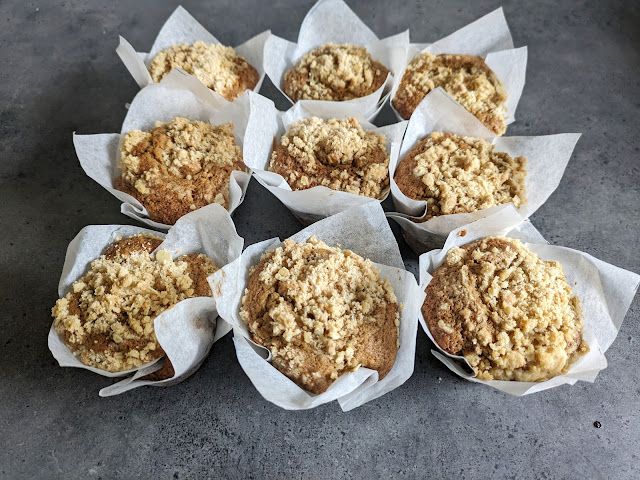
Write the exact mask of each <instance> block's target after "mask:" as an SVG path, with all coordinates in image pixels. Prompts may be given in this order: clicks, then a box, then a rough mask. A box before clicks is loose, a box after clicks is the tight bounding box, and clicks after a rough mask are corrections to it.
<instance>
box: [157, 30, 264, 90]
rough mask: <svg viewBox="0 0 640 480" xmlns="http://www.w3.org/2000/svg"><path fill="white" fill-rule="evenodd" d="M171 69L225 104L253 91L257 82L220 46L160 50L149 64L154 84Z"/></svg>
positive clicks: (253, 72) (203, 44) (243, 63)
mask: <svg viewBox="0 0 640 480" xmlns="http://www.w3.org/2000/svg"><path fill="white" fill-rule="evenodd" d="M174 68H180V69H182V70H184V71H185V72H187V73H190V74H191V75H194V76H195V77H197V78H198V79H199V80H200V81H201V82H202V83H204V84H205V85H206V86H207V87H208V88H210V89H211V90H213V91H214V92H216V93H218V94H220V95H221V96H222V97H224V98H225V99H227V100H228V101H230V102H231V101H233V100H234V99H236V98H238V97H239V96H240V95H242V94H243V93H244V91H245V90H253V88H254V87H255V86H256V85H257V84H258V81H259V80H260V74H259V73H258V71H257V70H256V69H255V68H254V67H253V66H251V65H250V64H249V62H247V61H246V60H245V59H244V58H242V57H241V56H240V55H237V54H236V52H235V51H234V50H233V48H231V47H225V46H224V45H221V44H213V43H206V42H195V43H194V44H193V45H189V44H187V43H181V44H179V45H172V46H171V47H170V48H167V49H166V50H161V51H160V52H158V54H157V55H156V56H155V57H153V60H152V61H151V63H150V64H149V73H150V74H151V79H152V80H153V81H154V82H156V83H157V82H159V81H160V80H162V79H163V78H164V76H165V75H167V74H169V72H170V71H171V70H173V69H174Z"/></svg>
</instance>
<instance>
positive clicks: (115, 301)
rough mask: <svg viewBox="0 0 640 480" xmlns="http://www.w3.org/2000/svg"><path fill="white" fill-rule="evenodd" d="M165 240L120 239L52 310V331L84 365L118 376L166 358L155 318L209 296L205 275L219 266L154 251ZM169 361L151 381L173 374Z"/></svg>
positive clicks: (145, 237)
mask: <svg viewBox="0 0 640 480" xmlns="http://www.w3.org/2000/svg"><path fill="white" fill-rule="evenodd" d="M161 243H162V239H161V238H157V237H154V236H150V235H143V234H140V235H134V236H132V237H128V238H118V239H117V240H116V241H115V242H114V243H113V244H111V245H110V246H109V247H108V248H107V249H106V250H105V252H104V254H103V255H101V256H100V257H99V258H97V259H96V260H94V261H93V262H91V269H90V270H89V272H88V273H87V274H86V275H84V276H83V277H82V278H80V279H78V280H76V281H75V282H74V283H73V285H72V287H71V291H70V292H69V293H68V294H67V295H66V296H64V297H63V298H61V299H59V300H58V301H57V302H56V305H55V306H54V307H53V309H52V316H53V317H54V318H55V320H54V329H55V331H56V332H57V333H58V334H59V335H60V336H61V337H62V339H63V340H64V342H65V343H66V344H67V345H68V346H69V348H70V349H71V351H72V352H73V354H74V355H75V356H76V357H78V358H79V359H80V361H81V362H82V363H84V364H85V365H88V366H91V367H95V368H99V369H101V370H106V371H108V372H120V371H123V370H129V369H132V368H137V367H140V366H141V365H143V364H145V363H148V362H151V361H153V360H155V359H157V358H160V357H162V356H164V355H165V353H164V351H163V350H162V347H161V346H160V344H159V343H158V340H157V339H156V335H155V332H154V327H153V322H154V319H155V318H156V317H157V316H158V315H160V314H161V313H162V312H164V311H165V310H167V309H169V308H171V307H172V306H173V305H175V304H176V303H178V302H180V301H181V300H184V299H186V298H191V297H202V296H210V295H211V289H210V287H209V284H208V283H207V276H209V275H211V274H213V273H214V272H215V271H216V270H217V267H216V265H215V264H214V262H213V260H211V259H210V258H208V257H206V256H205V255H195V254H189V255H184V256H182V257H180V258H178V259H176V260H173V259H172V258H171V254H170V253H169V252H168V251H167V250H159V251H157V252H156V253H155V254H153V253H152V252H153V251H154V250H155V249H156V248H157V247H158V246H159V245H160V244H161ZM172 372H173V367H172V366H171V363H170V362H169V360H168V359H166V360H165V366H164V368H163V370H162V372H156V373H155V375H154V376H153V379H155V380H160V379H162V378H161V376H160V375H159V373H164V375H162V377H163V378H170V377H172V376H173V373H172Z"/></svg>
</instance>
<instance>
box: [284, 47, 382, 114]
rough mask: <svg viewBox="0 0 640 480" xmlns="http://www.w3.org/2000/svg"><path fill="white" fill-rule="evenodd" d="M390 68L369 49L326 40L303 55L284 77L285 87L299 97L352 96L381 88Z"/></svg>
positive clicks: (346, 98)
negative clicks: (372, 55) (370, 52)
mask: <svg viewBox="0 0 640 480" xmlns="http://www.w3.org/2000/svg"><path fill="white" fill-rule="evenodd" d="M388 73H389V70H388V69H387V68H386V67H385V66H384V65H382V64H381V63H380V62H378V61H375V60H373V58H371V55H370V54H369V52H367V49H366V48H364V47H358V46H356V45H347V44H345V45H336V44H334V43H327V44H325V45H322V46H320V47H318V48H316V49H314V50H312V51H311V52H309V53H307V54H306V55H304V56H303V57H302V58H301V59H300V60H299V61H298V63H296V64H295V66H294V67H293V68H292V69H291V70H289V71H288V72H287V73H286V74H285V77H284V84H283V87H284V88H283V90H284V92H285V93H286V94H287V95H288V96H289V98H291V99H292V100H293V101H294V102H295V101H298V100H334V101H340V100H350V99H353V98H359V97H364V96H366V95H369V94H371V93H373V92H375V91H376V90H378V89H379V88H380V87H381V86H382V84H383V83H384V82H385V80H386V78H387V75H388Z"/></svg>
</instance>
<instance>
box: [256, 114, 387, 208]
mask: <svg viewBox="0 0 640 480" xmlns="http://www.w3.org/2000/svg"><path fill="white" fill-rule="evenodd" d="M389 159H390V157H389V154H387V151H386V139H385V136H384V135H382V134H376V133H374V132H371V131H367V130H363V129H362V127H361V126H360V124H359V123H358V122H357V120H356V119H355V118H347V119H344V120H338V119H335V118H332V119H330V120H327V121H324V120H322V119H321V118H318V117H308V118H304V119H302V120H299V121H298V122H295V123H293V124H291V126H290V128H289V131H288V132H287V133H285V134H284V135H283V136H282V137H281V138H280V143H279V144H278V145H276V146H275V147H274V149H273V154H272V156H271V163H270V165H269V170H271V171H272V172H276V173H279V174H280V175H282V176H283V177H284V179H285V180H287V183H288V184H289V186H290V187H291V189H292V190H304V189H307V188H312V187H316V186H325V187H328V188H331V189H332V190H341V191H343V192H349V193H353V194H356V195H365V196H367V197H372V198H378V197H380V196H381V195H382V194H384V193H385V191H386V189H387V187H388V186H389Z"/></svg>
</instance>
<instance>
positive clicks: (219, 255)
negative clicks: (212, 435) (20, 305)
mask: <svg viewBox="0 0 640 480" xmlns="http://www.w3.org/2000/svg"><path fill="white" fill-rule="evenodd" d="M138 233H151V234H153V235H156V236H160V237H164V238H165V240H164V242H163V243H162V245H160V247H158V248H159V249H166V250H168V251H169V252H170V253H171V254H172V256H173V258H177V257H179V256H182V255H186V254H189V253H204V254H206V255H207V256H208V257H210V258H211V259H212V260H213V261H214V262H215V264H216V265H217V266H219V267H222V266H223V265H226V264H227V263H229V262H231V261H233V260H234V259H236V258H238V257H239V256H240V253H241V252H242V246H243V243H244V242H243V240H242V238H241V237H239V236H238V234H237V233H236V230H235V227H234V225H233V222H232V221H231V217H230V216H229V214H228V212H227V211H226V210H224V209H223V208H222V207H221V206H220V205H217V204H214V205H207V206H206V207H203V208H201V209H199V210H196V211H195V212H192V213H190V214H188V215H185V216H184V217H182V218H181V219H180V220H178V222H177V223H176V224H175V226H173V227H172V228H171V229H170V230H169V232H168V233H167V234H166V235H165V234H163V233H158V232H155V231H153V230H148V229H145V228H141V227H133V226H128V225H90V226H88V227H85V228H83V229H82V230H81V231H80V233H78V235H77V236H76V237H75V238H74V239H73V240H72V241H71V243H70V244H69V247H68V249H67V255H66V258H65V262H64V267H63V269H62V276H61V277H60V284H59V285H58V295H60V297H61V298H62V297H63V296H65V295H66V294H67V293H68V292H69V290H70V289H71V285H72V284H73V282H74V281H76V280H77V279H79V278H80V277H82V276H83V275H84V274H85V273H86V272H87V271H88V270H89V268H90V265H91V262H92V261H93V260H95V259H96V258H98V257H99V256H100V255H102V253H103V252H104V250H105V249H106V247H107V246H108V245H110V244H111V243H113V242H114V241H115V240H116V237H117V236H122V237H128V236H131V235H135V234H138ZM217 316H218V314H217V312H216V305H215V300H214V299H213V298H211V297H196V298H189V299H186V300H183V301H182V302H179V303H177V304H176V305H174V306H173V307H172V308H170V309H169V310H166V311H165V312H163V313H162V314H160V315H158V316H157V317H156V318H155V320H154V329H155V333H156V337H157V338H158V342H159V343H160V345H161V346H162V348H163V349H164V351H165V352H166V354H167V357H169V359H170V360H171V363H172V364H173V368H174V370H175V375H174V376H173V377H172V378H170V379H167V380H161V381H148V380H138V378H140V377H142V376H144V375H147V374H149V373H152V372H154V371H156V370H158V368H160V367H161V365H162V362H163V360H160V361H154V362H151V363H149V364H146V365H143V366H142V367H140V368H137V369H133V370H127V371H123V372H107V371H105V370H101V369H98V368H93V367H88V366H86V365H85V364H83V363H82V362H81V361H80V360H79V359H78V358H77V357H76V356H75V355H74V354H73V353H72V351H71V350H70V349H69V347H67V345H66V344H65V343H64V341H63V340H62V339H61V338H60V336H59V335H58V334H57V333H56V331H55V330H54V328H53V324H52V325H51V329H50V331H49V350H51V353H52V354H53V356H54V357H55V359H56V360H58V363H59V364H60V366H61V367H76V368H84V369H86V370H90V371H92V372H94V373H98V374H100V375H103V376H105V377H122V376H127V375H130V374H131V373H134V375H133V376H131V377H130V378H127V379H125V380H122V381H121V382H118V383H115V384H113V385H111V386H109V387H106V388H103V389H102V390H100V395H101V396H103V397H106V396H111V395H118V394H120V393H123V392H126V391H127V390H131V389H133V388H136V387H140V386H142V385H154V386H168V385H173V384H175V383H178V382H181V381H182V380H184V379H185V378H187V377H188V376H189V375H191V374H192V373H193V372H195V371H196V370H197V369H198V367H199V366H200V364H201V363H202V362H203V361H204V359H205V358H206V356H207V354H208V353H209V350H210V349H211V345H213V343H214V342H215V341H217V340H218V339H220V338H222V337H223V336H224V335H226V334H227V333H228V332H229V330H230V329H231V327H230V326H229V325H228V324H227V323H225V322H224V321H216V318H217Z"/></svg>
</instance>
